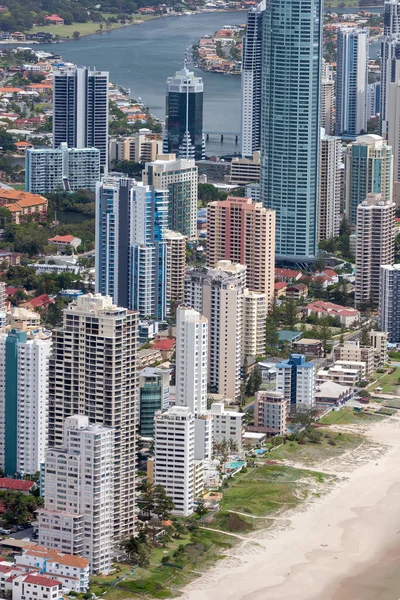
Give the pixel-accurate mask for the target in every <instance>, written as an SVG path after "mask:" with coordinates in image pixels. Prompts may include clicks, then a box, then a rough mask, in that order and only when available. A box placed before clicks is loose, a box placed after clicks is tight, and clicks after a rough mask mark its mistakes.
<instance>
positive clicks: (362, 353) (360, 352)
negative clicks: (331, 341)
mask: <svg viewBox="0 0 400 600" xmlns="http://www.w3.org/2000/svg"><path fill="white" fill-rule="evenodd" d="M333 358H334V360H335V361H336V362H337V361H340V362H339V364H343V363H344V362H346V363H348V362H354V361H355V362H362V363H364V364H365V371H364V372H363V377H365V379H369V378H370V377H371V376H372V374H373V372H374V370H375V357H374V348H373V347H372V345H371V346H361V345H360V342H359V341H351V340H349V341H346V342H344V343H343V344H338V345H336V346H335V347H334V348H333Z"/></svg>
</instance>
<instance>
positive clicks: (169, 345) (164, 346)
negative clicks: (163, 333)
mask: <svg viewBox="0 0 400 600" xmlns="http://www.w3.org/2000/svg"><path fill="white" fill-rule="evenodd" d="M175 343H176V342H175V340H170V339H168V338H165V339H163V340H156V341H155V342H154V344H153V346H152V348H154V350H161V351H166V352H168V351H169V350H172V349H173V348H174V347H175Z"/></svg>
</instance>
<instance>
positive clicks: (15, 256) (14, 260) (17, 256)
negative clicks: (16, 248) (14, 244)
mask: <svg viewBox="0 0 400 600" xmlns="http://www.w3.org/2000/svg"><path fill="white" fill-rule="evenodd" d="M21 257H22V254H21V253H20V252H9V251H8V250H0V263H1V262H3V261H4V262H6V263H7V265H8V266H9V267H16V266H17V265H20V264H21Z"/></svg>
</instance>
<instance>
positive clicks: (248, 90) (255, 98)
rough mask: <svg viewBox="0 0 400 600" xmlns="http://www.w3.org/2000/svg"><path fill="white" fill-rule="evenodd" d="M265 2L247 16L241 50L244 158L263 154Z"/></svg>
mask: <svg viewBox="0 0 400 600" xmlns="http://www.w3.org/2000/svg"><path fill="white" fill-rule="evenodd" d="M265 6H266V2H265V0H262V2H260V3H259V4H258V5H257V6H255V7H254V8H250V10H249V11H248V13H247V26H246V33H245V35H244V37H243V41H242V44H243V49H242V131H241V139H242V156H252V154H253V152H255V151H257V150H260V136H261V83H262V78H261V67H262V19H263V15H264V11H265Z"/></svg>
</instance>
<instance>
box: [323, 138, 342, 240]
mask: <svg viewBox="0 0 400 600" xmlns="http://www.w3.org/2000/svg"><path fill="white" fill-rule="evenodd" d="M319 177H320V180H319V205H318V206H319V217H318V240H319V241H321V240H329V239H330V238H332V237H336V236H338V235H339V228H340V215H341V212H342V201H343V198H342V193H343V182H344V164H343V145H342V140H341V139H340V138H339V137H333V136H330V135H324V136H322V138H321V153H320V174H319Z"/></svg>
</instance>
